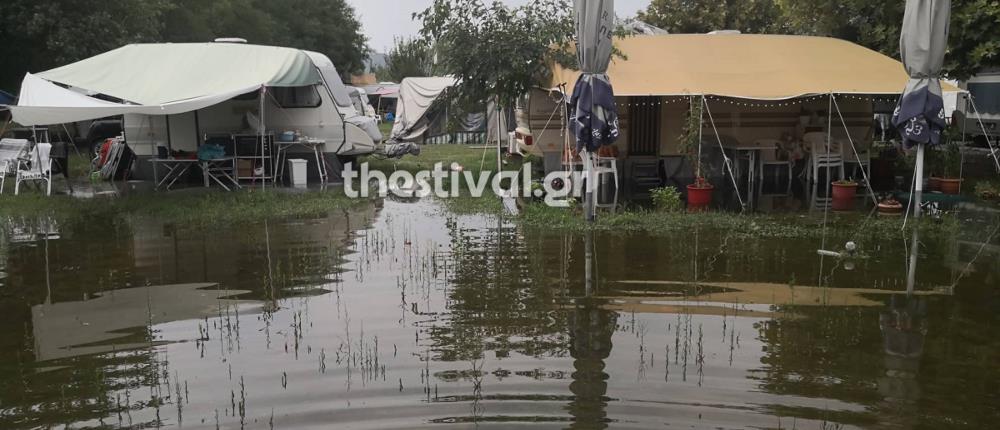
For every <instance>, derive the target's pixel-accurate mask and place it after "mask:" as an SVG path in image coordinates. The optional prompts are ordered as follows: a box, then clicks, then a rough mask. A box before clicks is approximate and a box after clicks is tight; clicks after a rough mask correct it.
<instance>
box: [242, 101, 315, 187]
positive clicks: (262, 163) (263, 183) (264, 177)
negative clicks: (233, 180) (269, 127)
mask: <svg viewBox="0 0 1000 430" xmlns="http://www.w3.org/2000/svg"><path fill="white" fill-rule="evenodd" d="M266 97H267V87H266V86H263V85H262V86H261V87H260V129H259V130H258V133H259V134H260V155H261V159H260V169H261V173H260V176H261V178H260V187H261V188H262V189H263V188H267V160H266V159H265V158H264V152H265V151H264V147H265V145H267V143H265V142H264V139H266V135H267V133H266V130H265V129H264V127H266V125H265V123H264V101H265V98H266ZM274 167H275V166H271V170H272V171H277V170H278V169H275V168H274ZM254 169H256V166H254ZM316 169H319V170H320V171H322V168H321V167H320V166H316ZM252 174H253V172H251V175H252ZM238 176H239V173H237V177H238Z"/></svg>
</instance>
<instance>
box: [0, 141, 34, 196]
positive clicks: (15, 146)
mask: <svg viewBox="0 0 1000 430" xmlns="http://www.w3.org/2000/svg"><path fill="white" fill-rule="evenodd" d="M29 146H30V144H29V142H28V140H27V139H0V194H3V187H4V183H6V182H7V175H15V174H17V164H18V163H17V160H18V159H19V158H21V156H23V155H24V153H25V152H26V151H27V150H28V147H29Z"/></svg>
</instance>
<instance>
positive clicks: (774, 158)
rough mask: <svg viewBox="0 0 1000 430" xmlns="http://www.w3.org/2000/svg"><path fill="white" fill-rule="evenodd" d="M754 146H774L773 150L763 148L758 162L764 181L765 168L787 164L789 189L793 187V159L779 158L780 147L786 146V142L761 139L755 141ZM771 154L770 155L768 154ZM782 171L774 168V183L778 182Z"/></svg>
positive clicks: (760, 175)
mask: <svg viewBox="0 0 1000 430" xmlns="http://www.w3.org/2000/svg"><path fill="white" fill-rule="evenodd" d="M754 146H756V147H758V148H774V149H773V150H761V151H760V152H761V157H760V158H761V160H760V162H759V163H757V168H758V169H759V172H758V174H757V176H758V177H760V179H761V183H763V179H764V168H765V167H767V166H785V168H786V169H788V189H789V190H791V188H792V161H791V159H790V158H789V159H786V160H779V159H778V149H780V148H784V144H783V143H782V142H781V141H780V140H777V139H760V140H757V141H755V142H754ZM767 154H770V156H767ZM780 172H781V171H780V170H778V168H777V167H776V168H775V169H774V183H775V184H777V183H778V177H779V173H780Z"/></svg>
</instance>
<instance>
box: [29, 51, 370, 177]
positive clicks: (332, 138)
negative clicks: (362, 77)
mask: <svg viewBox="0 0 1000 430" xmlns="http://www.w3.org/2000/svg"><path fill="white" fill-rule="evenodd" d="M11 111H12V114H13V117H14V120H15V121H16V122H18V123H20V124H22V125H26V126H33V125H53V124H64V123H69V122H76V121H83V120H90V119H96V118H105V117H112V116H119V115H120V116H122V118H123V123H124V135H125V140H126V142H127V143H128V145H129V146H130V147H131V149H132V150H133V151H134V152H135V154H136V155H137V156H138V159H139V161H138V162H137V163H136V164H135V166H136V167H135V172H133V177H135V178H140V179H146V178H150V177H151V176H152V175H151V174H150V171H151V170H152V167H151V164H152V163H149V162H144V161H147V160H149V159H151V158H155V157H162V156H163V155H164V153H169V154H174V153H177V152H180V151H183V152H189V153H190V152H196V151H197V150H198V148H199V146H200V145H202V144H203V143H205V141H206V139H209V138H211V137H212V136H214V135H230V136H237V135H242V136H255V135H256V136H258V138H260V139H267V138H268V136H274V135H279V134H281V133H282V132H285V131H293V132H298V133H299V134H301V135H303V136H308V137H309V138H313V139H318V140H319V141H322V142H323V143H322V148H321V152H322V153H323V154H324V155H325V160H326V161H325V163H326V164H327V165H328V166H330V167H333V168H334V169H337V167H338V166H339V165H340V163H339V160H338V158H337V157H338V156H354V155H363V154H368V153H371V152H373V151H374V149H375V145H376V144H377V143H378V142H379V141H380V140H381V134H380V133H379V131H378V127H377V125H376V124H375V123H374V120H373V119H371V118H368V117H366V116H364V115H363V114H359V113H358V112H356V111H355V109H354V105H353V104H352V102H351V99H350V96H349V94H348V91H347V88H346V86H345V85H344V84H343V82H342V81H341V79H340V76H339V74H338V73H337V70H336V68H335V67H334V65H333V63H332V62H331V61H330V60H329V58H327V57H326V56H325V55H323V54H319V53H316V52H310V51H304V50H299V49H293V48H284V47H275V46H261V45H251V44H245V43H162V44H156V43H153V44H133V45H127V46H123V47H121V48H118V49H115V50H112V51H109V52H106V53H103V54H100V55H97V56H94V57H91V58H87V59H84V60H81V61H78V62H76V63H72V64H69V65H66V66H62V67H59V68H56V69H52V70H48V71H45V72H41V73H37V74H28V75H26V76H25V79H24V81H23V83H22V86H21V96H20V98H19V102H18V105H16V106H12V107H11ZM261 124H263V130H262V129H261ZM262 136H263V137H262ZM271 140H272V141H273V137H272V138H271ZM256 155H258V156H260V155H261V154H256ZM266 155H267V154H265V156H266ZM272 155H273V154H272ZM310 164H311V165H310V167H309V168H310V171H311V172H313V173H318V170H317V168H318V167H319V166H317V165H316V163H310ZM260 167H261V166H255V168H260ZM270 168H271V169H273V166H271V167H270Z"/></svg>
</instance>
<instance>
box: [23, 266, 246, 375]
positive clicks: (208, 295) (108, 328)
mask: <svg viewBox="0 0 1000 430" xmlns="http://www.w3.org/2000/svg"><path fill="white" fill-rule="evenodd" d="M213 287H214V288H213ZM243 293H246V291H241V290H226V289H218V287H217V286H216V284H208V283H203V284H183V285H161V286H151V287H136V288H126V289H121V290H112V291H104V292H101V293H100V294H99V295H98V296H97V297H96V298H93V299H90V300H85V301H79V302H62V303H52V304H41V305H35V306H32V308H31V327H32V335H33V336H34V339H35V349H34V351H35V358H36V359H37V360H38V361H45V360H53V359H58V358H66V357H74V356H78V355H83V354H94V353H101V352H107V351H114V350H123V349H130V348H141V347H145V346H148V345H149V343H148V339H146V338H145V337H143V338H140V339H136V340H135V343H116V342H112V341H113V340H114V339H117V338H124V337H127V336H128V335H129V331H128V330H129V329H134V330H135V331H136V332H138V331H140V330H138V329H139V328H142V327H146V326H147V325H149V323H150V322H152V323H154V324H159V323H164V322H168V321H181V320H187V319H195V318H202V317H206V316H209V315H216V314H217V312H218V311H219V307H220V306H228V305H230V304H238V302H236V301H233V300H228V299H227V298H229V297H233V296H236V295H239V294H243Z"/></svg>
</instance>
